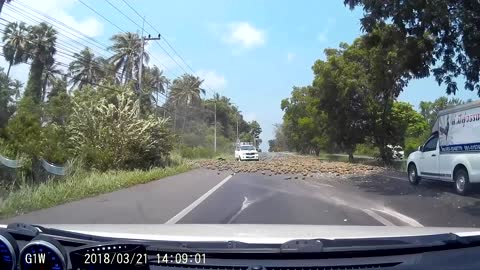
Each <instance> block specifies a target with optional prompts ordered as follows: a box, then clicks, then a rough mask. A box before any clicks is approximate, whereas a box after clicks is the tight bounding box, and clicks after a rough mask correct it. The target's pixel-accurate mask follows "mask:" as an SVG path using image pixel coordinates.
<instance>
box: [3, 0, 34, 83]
mask: <svg viewBox="0 0 480 270" xmlns="http://www.w3.org/2000/svg"><path fill="white" fill-rule="evenodd" d="M0 5H3V3H0ZM0 12H1V6H0ZM2 41H3V42H4V45H3V55H4V57H5V60H7V62H8V69H7V77H9V75H10V68H11V67H12V66H13V65H16V64H19V63H23V62H25V61H26V58H27V55H26V49H27V46H28V44H27V43H28V39H27V27H26V26H25V23H24V22H20V23H18V22H12V23H9V24H7V26H6V27H5V30H4V33H3V38H2Z"/></svg>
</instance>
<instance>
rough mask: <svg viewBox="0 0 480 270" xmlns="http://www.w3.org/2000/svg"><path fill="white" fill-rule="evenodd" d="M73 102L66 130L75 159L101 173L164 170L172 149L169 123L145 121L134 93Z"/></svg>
mask: <svg viewBox="0 0 480 270" xmlns="http://www.w3.org/2000/svg"><path fill="white" fill-rule="evenodd" d="M80 97H81V98H74V102H73V103H74V105H73V113H72V115H71V117H70V121H69V122H68V124H67V126H68V129H69V134H70V141H69V143H70V145H71V148H72V149H73V153H74V156H76V157H80V158H81V159H82V160H83V161H84V162H85V163H86V165H87V166H89V167H93V168H96V169H99V170H102V171H104V170H108V169H132V168H148V167H151V166H161V165H163V164H164V162H165V160H166V158H167V157H168V154H169V152H170V151H171V150H172V148H173V135H172V134H171V133H170V131H169V130H168V128H167V120H166V119H162V118H157V117H154V116H150V117H148V118H146V119H143V118H142V117H141V114H140V107H139V102H138V100H136V99H135V97H134V95H133V94H132V93H130V94H129V93H123V94H119V95H117V96H116V98H115V100H113V101H112V99H111V97H110V98H109V99H107V98H98V97H96V98H95V97H94V98H91V97H85V96H84V95H81V96H80Z"/></svg>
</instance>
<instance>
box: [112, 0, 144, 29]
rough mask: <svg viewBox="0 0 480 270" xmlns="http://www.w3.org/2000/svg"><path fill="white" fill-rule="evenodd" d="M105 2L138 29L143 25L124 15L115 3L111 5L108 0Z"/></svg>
mask: <svg viewBox="0 0 480 270" xmlns="http://www.w3.org/2000/svg"><path fill="white" fill-rule="evenodd" d="M105 2H107V3H108V4H109V5H110V6H112V7H113V8H114V9H115V10H116V11H118V12H119V13H120V14H122V15H123V16H124V17H125V18H127V19H128V20H129V21H131V22H132V23H133V24H135V25H136V26H138V27H139V28H140V29H142V28H143V27H142V26H140V25H138V24H137V23H136V22H135V21H134V20H132V19H131V18H130V17H129V16H127V15H125V13H123V12H122V11H121V10H120V9H119V8H117V7H116V6H115V5H113V4H112V3H111V2H110V1H108V0H105Z"/></svg>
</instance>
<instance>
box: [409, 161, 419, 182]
mask: <svg viewBox="0 0 480 270" xmlns="http://www.w3.org/2000/svg"><path fill="white" fill-rule="evenodd" d="M420 180H421V178H420V176H418V173H417V166H415V164H410V165H408V182H410V184H412V185H414V186H416V185H418V183H420Z"/></svg>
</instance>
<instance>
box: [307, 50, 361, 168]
mask: <svg viewBox="0 0 480 270" xmlns="http://www.w3.org/2000/svg"><path fill="white" fill-rule="evenodd" d="M356 46H357V44H353V45H351V46H348V45H347V44H345V43H343V44H340V49H339V50H334V49H327V50H326V51H325V53H326V55H327V60H326V61H321V60H317V61H316V62H315V64H314V66H313V71H314V74H315V79H314V81H313V92H314V95H315V96H317V97H318V99H319V103H318V108H319V110H321V111H323V112H325V114H326V121H327V125H326V129H327V134H328V136H329V138H330V139H329V140H330V141H332V142H335V143H336V144H337V145H338V146H340V147H341V149H342V150H344V151H345V152H347V154H348V157H349V160H350V161H353V153H354V152H355V149H356V145H357V144H359V143H362V142H364V140H365V137H366V136H367V135H368V131H369V128H370V125H369V122H368V120H369V119H368V118H369V114H368V110H367V106H368V102H369V96H368V95H369V88H368V85H367V78H366V73H365V69H364V67H363V66H362V64H363V62H362V61H358V60H359V59H362V58H361V56H362V53H363V52H362V51H360V50H358V48H357V47H356Z"/></svg>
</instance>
